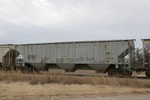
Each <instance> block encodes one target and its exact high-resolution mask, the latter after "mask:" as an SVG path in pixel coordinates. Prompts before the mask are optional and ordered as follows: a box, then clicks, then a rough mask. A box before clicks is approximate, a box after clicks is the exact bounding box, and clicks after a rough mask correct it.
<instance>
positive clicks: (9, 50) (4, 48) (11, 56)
mask: <svg viewBox="0 0 150 100" xmlns="http://www.w3.org/2000/svg"><path fill="white" fill-rule="evenodd" d="M18 54H19V53H18V52H17V51H16V50H15V45H13V44H4V45H0V69H4V70H10V69H14V68H15V66H16V57H17V56H18Z"/></svg>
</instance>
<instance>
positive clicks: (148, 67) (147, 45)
mask: <svg viewBox="0 0 150 100" xmlns="http://www.w3.org/2000/svg"><path fill="white" fill-rule="evenodd" d="M142 41H143V51H144V52H143V53H144V54H143V69H145V74H146V76H147V77H150V39H142Z"/></svg>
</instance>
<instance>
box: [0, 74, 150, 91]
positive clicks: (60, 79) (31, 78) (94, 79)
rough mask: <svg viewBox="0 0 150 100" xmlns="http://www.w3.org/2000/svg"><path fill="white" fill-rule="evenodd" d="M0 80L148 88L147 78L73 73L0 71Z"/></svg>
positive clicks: (149, 84) (149, 83) (33, 83)
mask: <svg viewBox="0 0 150 100" xmlns="http://www.w3.org/2000/svg"><path fill="white" fill-rule="evenodd" d="M0 81H4V82H7V83H11V82H20V81H21V82H28V83H30V84H32V85H36V84H53V83H57V84H68V85H69V84H90V85H110V86H128V87H138V88H150V80H149V79H141V78H116V77H106V76H105V75H101V76H100V75H95V76H94V75H92V76H90V75H88V76H87V75H85V76H84V75H82V76H80V75H79V76H78V75H76V74H75V75H74V74H71V75H70V74H69V73H67V74H61V73H59V74H58V73H56V74H54V73H41V74H22V73H19V72H17V73H16V72H6V73H4V72H0Z"/></svg>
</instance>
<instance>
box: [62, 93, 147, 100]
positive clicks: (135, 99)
mask: <svg viewBox="0 0 150 100" xmlns="http://www.w3.org/2000/svg"><path fill="white" fill-rule="evenodd" d="M60 100H150V94H147V95H122V96H106V97H102V96H96V97H80V98H68V99H60Z"/></svg>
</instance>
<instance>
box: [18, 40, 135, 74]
mask: <svg viewBox="0 0 150 100" xmlns="http://www.w3.org/2000/svg"><path fill="white" fill-rule="evenodd" d="M134 41H135V40H133V39H131V40H110V41H81V42H58V43H39V44H21V45H18V46H16V50H17V51H18V52H19V53H20V54H21V55H22V56H23V59H24V63H27V64H30V65H32V66H33V67H35V68H37V69H43V68H45V66H49V68H51V67H54V66H57V67H59V68H62V69H65V70H69V71H73V70H76V69H82V68H81V67H84V66H86V67H88V68H90V69H93V70H96V71H102V72H106V70H107V69H108V67H109V66H110V65H114V66H115V67H116V68H117V67H119V66H126V67H132V66H133V62H134V61H133V59H132V58H133V56H132V55H133V54H132V53H133V50H134ZM126 56H128V58H130V60H125V59H124V58H125V57H126Z"/></svg>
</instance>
